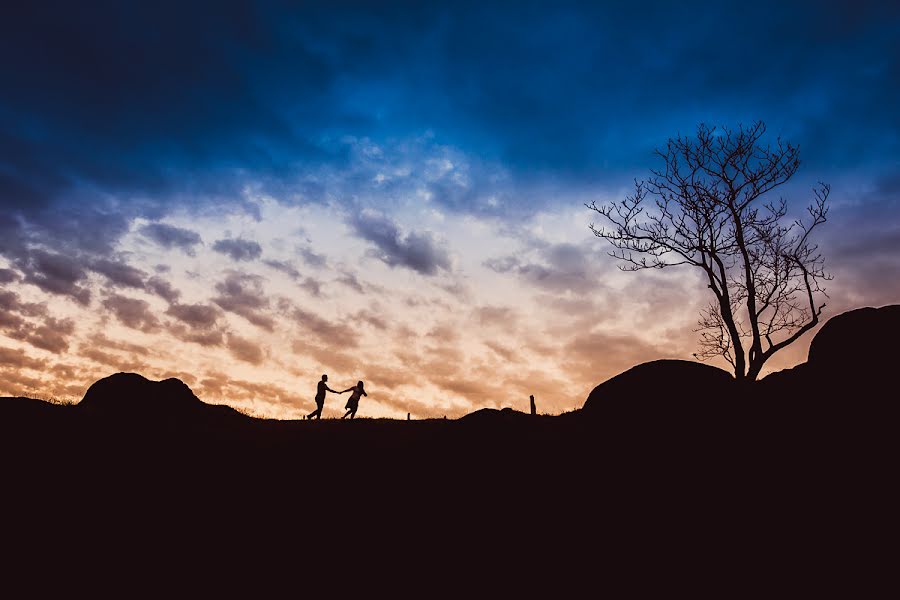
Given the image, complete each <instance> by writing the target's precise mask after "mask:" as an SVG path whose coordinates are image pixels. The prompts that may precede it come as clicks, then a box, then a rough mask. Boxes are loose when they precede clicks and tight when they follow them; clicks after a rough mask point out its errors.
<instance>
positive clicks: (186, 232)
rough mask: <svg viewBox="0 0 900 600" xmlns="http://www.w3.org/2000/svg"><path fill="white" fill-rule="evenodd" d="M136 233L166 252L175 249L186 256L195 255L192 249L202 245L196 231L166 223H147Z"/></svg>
mask: <svg viewBox="0 0 900 600" xmlns="http://www.w3.org/2000/svg"><path fill="white" fill-rule="evenodd" d="M138 232H139V233H140V234H141V235H143V236H144V237H146V238H148V239H150V240H153V241H154V242H156V243H157V244H159V245H160V246H162V247H163V248H165V249H166V250H171V249H172V248H177V249H179V250H181V251H182V252H184V253H185V254H187V255H188V256H194V255H195V253H196V252H195V250H194V247H195V246H198V245H200V244H202V243H203V240H202V239H201V238H200V234H199V233H197V232H196V231H191V230H190V229H184V228H182V227H176V226H174V225H168V224H166V223H148V224H147V225H144V226H143V227H141V228H140V229H138Z"/></svg>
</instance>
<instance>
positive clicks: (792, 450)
mask: <svg viewBox="0 0 900 600" xmlns="http://www.w3.org/2000/svg"><path fill="white" fill-rule="evenodd" d="M898 310H900V307H885V308H880V309H862V310H860V311H852V312H850V313H846V314H844V315H840V316H838V317H834V318H833V319H832V320H831V321H829V322H827V323H826V324H825V325H824V326H823V327H822V329H821V331H820V332H819V333H818V334H817V336H816V337H815V339H814V340H813V344H812V346H811V349H810V356H809V360H808V361H807V363H805V364H804V365H800V366H798V367H796V368H795V369H791V370H788V371H784V372H781V373H776V374H773V375H770V376H769V377H767V378H766V379H764V380H763V381H761V382H759V383H758V384H757V385H755V386H753V387H752V388H749V389H750V390H752V391H747V390H737V391H736V390H735V388H734V386H733V384H734V382H733V380H732V379H731V377H730V375H729V374H728V373H726V372H724V371H722V370H720V369H716V368H714V367H709V366H707V365H702V364H698V363H692V362H689V361H674V360H661V361H654V362H650V363H645V364H643V365H638V366H636V367H634V368H632V369H629V370H628V371H625V372H624V373H621V374H619V375H617V376H616V377H613V378H611V379H610V380H608V381H606V382H604V383H602V384H600V385H598V386H596V387H595V388H594V389H593V390H592V391H591V392H590V394H589V396H588V398H587V400H586V402H585V406H584V408H583V409H582V410H579V411H575V412H573V413H569V414H566V415H562V416H558V417H551V416H532V415H528V414H524V413H521V412H519V411H514V410H511V409H503V410H496V409H482V410H479V411H476V412H474V413H472V414H470V415H467V416H466V417H463V418H461V419H456V420H454V419H447V420H445V419H426V420H419V421H406V420H382V419H359V420H356V421H353V422H348V421H340V420H337V419H327V420H322V421H315V422H313V421H300V420H298V421H276V420H266V419H257V418H253V417H249V416H246V415H243V414H241V413H238V412H237V411H234V410H232V409H230V408H228V407H222V406H216V405H210V404H206V403H204V402H202V400H201V399H199V398H198V397H197V396H196V395H195V394H194V393H193V392H192V391H191V390H190V388H189V387H188V386H187V385H185V384H184V383H183V382H181V381H178V380H177V379H167V380H164V381H159V382H156V381H150V380H148V379H146V378H144V377H142V376H140V375H137V374H133V373H131V374H129V373H118V374H115V375H112V376H110V377H107V378H104V379H102V380H100V381H98V382H96V383H95V384H94V385H92V386H91V387H90V388H89V389H88V391H87V393H86V394H85V396H84V398H83V399H82V401H81V402H80V403H79V404H76V405H66V406H60V405H54V404H50V403H46V402H42V401H39V400H31V399H26V398H2V399H0V455H2V456H4V457H7V461H6V466H5V470H4V480H3V481H4V486H5V488H4V489H5V490H7V492H6V495H5V497H4V499H5V502H6V503H7V507H6V512H5V514H6V515H10V516H13V517H15V518H13V519H10V520H11V522H13V523H22V524H23V525H27V527H28V534H27V535H28V537H27V539H34V540H48V539H53V540H57V539H69V540H78V541H79V542H78V543H81V540H86V539H87V540H95V539H97V538H98V536H100V537H101V538H102V536H103V535H109V533H110V532H115V533H116V535H119V534H122V535H125V536H127V539H124V540H123V539H122V538H121V537H117V538H116V539H115V541H112V542H110V543H109V547H114V548H119V547H122V548H131V549H133V548H134V547H135V546H136V545H137V546H140V547H142V548H145V549H149V550H151V551H152V552H153V553H154V554H155V555H156V556H170V555H171V554H172V553H173V552H174V553H176V554H177V553H178V552H179V551H180V550H183V549H182V548H181V547H180V544H181V543H182V541H183V540H184V539H185V536H189V537H190V539H193V540H200V541H201V542H205V543H206V544H207V545H212V544H213V543H221V544H234V543H236V542H235V540H240V539H241V538H242V537H243V536H250V537H253V536H263V537H264V538H265V542H264V543H260V542H259V541H256V542H254V543H252V544H249V545H248V546H247V547H248V548H254V551H255V550H256V549H257V548H266V547H267V545H271V547H273V548H274V547H278V548H285V546H286V547H287V550H286V552H287V553H286V554H285V555H284V556H291V557H294V556H295V553H296V551H297V548H298V547H302V548H306V549H308V550H309V551H310V552H313V553H315V554H316V556H317V557H321V556H327V557H342V556H344V555H345V554H346V553H347V551H348V550H347V546H348V544H350V545H352V544H353V543H354V542H355V541H356V540H359V539H360V538H361V537H366V538H367V539H371V540H379V541H380V542H383V541H384V540H389V541H392V542H397V541H399V540H404V539H405V540H408V541H407V542H405V543H407V544H408V546H407V548H408V549H411V548H416V549H419V548H435V547H440V548H441V549H443V550H444V551H447V550H450V549H452V548H456V547H463V548H467V550H465V556H466V557H468V556H469V555H470V554H469V553H471V552H478V551H479V550H482V551H483V550H484V549H485V548H486V547H487V546H484V547H480V548H477V549H474V550H473V549H471V548H470V546H471V545H472V542H473V540H477V541H478V544H476V545H485V544H489V543H490V542H491V541H492V540H503V541H504V542H506V543H513V544H515V545H517V546H519V547H521V548H523V549H529V551H535V552H537V554H536V555H537V556H540V555H542V554H541V552H543V551H546V550H547V549H552V552H553V553H554V554H558V555H559V556H560V557H565V558H566V559H567V560H568V559H569V558H571V557H573V556H574V557H575V559H579V557H580V558H581V559H586V560H589V561H592V560H599V559H600V557H601V555H602V557H603V561H606V562H608V561H616V560H619V561H621V560H622V558H623V557H630V558H629V560H630V561H632V567H634V566H635V565H642V564H644V563H643V562H641V561H643V560H644V559H643V558H640V557H642V556H645V554H644V553H646V552H647V547H648V546H647V545H648V544H649V543H651V542H650V541H652V544H653V545H654V549H655V550H656V551H658V552H660V553H662V555H663V556H664V557H665V559H666V564H669V565H672V566H674V565H676V564H679V561H680V560H681V559H684V560H685V561H688V562H689V563H690V564H694V565H695V566H696V564H698V563H697V561H700V562H701V563H702V564H703V565H704V569H708V568H717V569H727V568H729V565H730V566H731V567H732V568H733V566H734V564H736V563H735V561H750V562H749V563H742V564H757V562H754V561H758V560H759V557H760V556H765V557H766V560H767V561H770V562H771V561H776V562H779V563H781V564H789V565H791V568H792V569H796V568H798V564H799V563H800V562H802V561H807V562H815V563H816V565H817V568H822V566H823V565H833V564H834V561H835V560H836V557H840V559H841V560H842V561H844V562H843V563H842V565H843V568H846V565H847V564H849V563H848V562H847V561H852V560H867V561H868V560H876V559H877V556H873V555H872V553H871V552H866V551H864V550H861V549H870V548H875V546H874V545H870V544H869V543H868V540H867V539H865V537H864V535H866V532H873V531H882V529H883V526H884V523H885V522H886V521H885V519H886V515H889V514H892V512H893V511H894V507H895V506H896V504H897V501H898V500H900V498H898V497H897V494H896V492H895V491H893V487H894V486H893V485H892V478H891V476H890V474H891V473H893V471H894V467H895V465H894V462H895V460H894V458H893V457H894V456H896V455H897V451H898V450H900V448H898V442H897V437H896V434H895V431H894V429H895V428H896V422H897V411H896V400H894V398H893V395H892V389H893V388H892V387H884V385H885V383H886V382H890V380H891V378H892V376H893V371H892V369H891V366H892V365H891V362H892V358H893V355H892V354H890V353H889V352H884V350H885V348H886V347H887V348H890V347H891V345H892V344H893V343H894V340H895V339H897V333H898V331H897V315H898ZM850 355H852V356H850ZM840 365H851V366H850V367H849V368H844V369H841V368H838V367H839V366H840ZM861 382H862V383H861ZM860 390H862V391H860ZM737 392H740V393H737ZM524 400H525V399H522V404H521V405H522V406H524ZM25 515H32V517H30V518H25V517H24V516H25ZM847 515H851V516H852V527H850V526H847V523H849V522H850V521H849V520H847V519H849V517H847V518H844V516H847ZM364 532H365V533H364ZM786 535H787V536H789V537H790V539H791V540H792V542H791V543H789V544H782V543H780V540H783V539H785V536H786ZM424 536H427V539H425V540H423V537H424ZM214 540H217V541H218V542H213V541H214ZM451 540H455V541H456V542H457V543H458V544H457V545H456V546H454V544H453V542H452V541H451ZM198 543H200V542H198ZM586 543H587V544H588V548H589V549H588V550H587V551H584V552H586V553H582V552H583V551H582V550H580V549H581V548H582V547H583V546H584V545H585V544H586ZM201 545H202V544H201ZM879 547H880V545H879ZM591 548H593V549H591ZM598 548H599V549H598ZM723 548H728V549H729V551H728V552H727V553H723V552H722V549H723ZM847 548H852V549H854V551H853V553H852V555H851V554H850V553H848V552H847V551H846V549H847ZM534 549H537V550H534ZM542 549H543V550H542ZM34 550H35V551H36V550H37V548H35V549H34ZM725 554H727V558H726V557H725V556H724V555H725ZM635 557H638V558H635ZM192 559H193V557H191V558H188V557H183V560H185V561H186V562H190V560H192ZM483 560H485V561H488V562H486V563H485V564H493V563H492V562H490V560H489V558H488V557H484V558H483ZM633 561H638V562H636V563H635V562H633ZM312 564H313V565H314V564H315V563H312ZM610 564H612V563H610ZM684 566H685V567H689V565H684Z"/></svg>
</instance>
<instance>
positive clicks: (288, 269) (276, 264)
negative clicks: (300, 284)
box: [263, 260, 301, 280]
mask: <svg viewBox="0 0 900 600" xmlns="http://www.w3.org/2000/svg"><path fill="white" fill-rule="evenodd" d="M263 264H264V265H267V266H269V267H272V268H273V269H275V270H276V271H281V272H282V273H284V274H285V275H287V276H288V277H290V278H291V279H293V280H297V279H300V277H301V275H300V271H298V270H297V268H296V267H294V265H292V264H291V263H289V262H286V261H283V260H264V261H263Z"/></svg>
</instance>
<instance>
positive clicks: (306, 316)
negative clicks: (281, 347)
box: [291, 307, 358, 348]
mask: <svg viewBox="0 0 900 600" xmlns="http://www.w3.org/2000/svg"><path fill="white" fill-rule="evenodd" d="M291 317H292V318H293V320H294V321H295V322H296V323H298V324H299V325H300V326H301V327H302V328H303V329H304V330H305V331H307V332H309V333H311V334H313V335H314V336H316V337H317V338H319V339H320V340H322V341H323V342H326V343H328V344H330V345H333V346H338V345H339V346H344V347H346V348H354V347H356V346H357V345H358V342H357V341H356V332H355V331H354V329H353V328H352V327H350V326H349V325H346V324H344V323H333V322H331V321H329V320H328V319H325V318H323V317H320V316H319V315H317V314H315V313H313V312H310V311H308V310H304V309H302V308H299V307H295V308H294V310H293V311H292V312H291Z"/></svg>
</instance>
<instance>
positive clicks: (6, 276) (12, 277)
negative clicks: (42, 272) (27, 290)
mask: <svg viewBox="0 0 900 600" xmlns="http://www.w3.org/2000/svg"><path fill="white" fill-rule="evenodd" d="M18 280H19V274H18V273H16V272H15V271H14V270H12V269H0V283H12V282H14V281H18Z"/></svg>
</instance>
